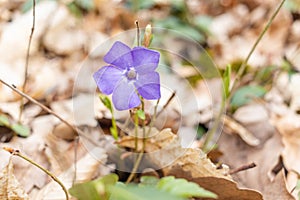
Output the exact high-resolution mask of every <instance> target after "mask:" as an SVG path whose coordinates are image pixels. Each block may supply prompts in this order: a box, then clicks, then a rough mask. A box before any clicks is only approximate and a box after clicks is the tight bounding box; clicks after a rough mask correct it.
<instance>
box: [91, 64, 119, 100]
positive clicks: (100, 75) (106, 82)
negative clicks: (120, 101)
mask: <svg viewBox="0 0 300 200" xmlns="http://www.w3.org/2000/svg"><path fill="white" fill-rule="evenodd" d="M122 74H123V73H122V71H121V70H120V69H118V68H116V67H113V66H104V67H102V68H101V69H99V70H98V71H97V72H95V73H94V75H93V77H94V79H95V81H96V84H97V86H98V88H99V89H100V90H101V92H102V93H104V94H111V93H112V92H113V90H114V88H115V87H116V84H117V83H118V82H119V80H120V79H121V78H122Z"/></svg>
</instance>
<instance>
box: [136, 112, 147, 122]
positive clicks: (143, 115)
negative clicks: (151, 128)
mask: <svg viewBox="0 0 300 200" xmlns="http://www.w3.org/2000/svg"><path fill="white" fill-rule="evenodd" d="M136 114H137V116H138V117H139V118H140V119H141V120H145V119H146V115H145V112H144V111H143V110H138V111H136Z"/></svg>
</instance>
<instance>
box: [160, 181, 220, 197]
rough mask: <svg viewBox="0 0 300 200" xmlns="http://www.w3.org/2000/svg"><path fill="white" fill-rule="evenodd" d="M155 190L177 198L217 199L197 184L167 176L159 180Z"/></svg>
mask: <svg viewBox="0 0 300 200" xmlns="http://www.w3.org/2000/svg"><path fill="white" fill-rule="evenodd" d="M157 188H158V189H160V190H162V191H166V192H169V193H171V194H174V195H176V196H179V197H185V198H191V197H203V198H217V195H216V194H214V193H212V192H210V191H207V190H205V189H203V188H201V187H200V186H199V185H198V184H196V183H193V182H188V181H187V180H185V179H183V178H177V179H175V177H173V176H167V177H164V178H162V179H160V180H159V182H158V183H157Z"/></svg>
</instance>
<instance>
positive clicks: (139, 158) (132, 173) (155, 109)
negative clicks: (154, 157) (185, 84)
mask: <svg viewBox="0 0 300 200" xmlns="http://www.w3.org/2000/svg"><path fill="white" fill-rule="evenodd" d="M142 102H143V101H142ZM158 104H159V99H158V100H157V102H156V105H155V108H154V114H153V119H152V120H151V123H150V127H149V129H148V131H147V134H145V133H146V129H145V120H144V122H143V134H144V138H143V146H142V151H141V153H140V154H139V155H138V158H137V160H136V162H135V164H134V166H133V169H132V171H131V173H130V176H129V177H128V179H127V181H126V183H130V182H131V181H132V179H133V178H134V176H135V173H136V171H137V169H138V167H139V165H140V163H141V161H142V158H143V155H144V151H145V147H146V140H147V137H148V135H149V134H150V132H151V129H152V127H153V124H154V121H155V119H156V113H157V108H158ZM142 110H143V111H144V110H145V108H144V106H143V103H142Z"/></svg>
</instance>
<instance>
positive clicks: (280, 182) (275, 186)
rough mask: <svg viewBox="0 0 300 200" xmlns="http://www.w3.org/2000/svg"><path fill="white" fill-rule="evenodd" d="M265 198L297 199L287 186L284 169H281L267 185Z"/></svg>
mask: <svg viewBox="0 0 300 200" xmlns="http://www.w3.org/2000/svg"><path fill="white" fill-rule="evenodd" d="M264 199H265V200H274V199H280V200H295V198H294V197H293V196H292V195H291V194H290V193H289V191H288V190H287V188H286V180H285V175H284V170H281V171H280V172H279V173H278V174H277V175H276V177H275V179H274V181H272V182H270V183H269V184H266V185H265V192H264Z"/></svg>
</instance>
